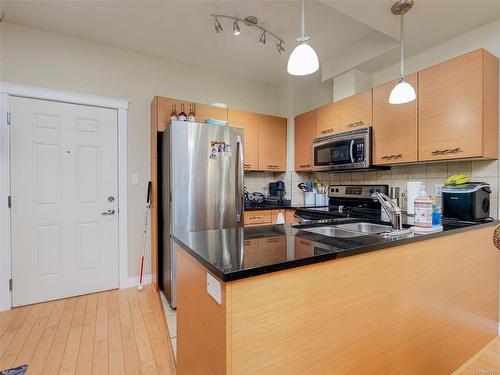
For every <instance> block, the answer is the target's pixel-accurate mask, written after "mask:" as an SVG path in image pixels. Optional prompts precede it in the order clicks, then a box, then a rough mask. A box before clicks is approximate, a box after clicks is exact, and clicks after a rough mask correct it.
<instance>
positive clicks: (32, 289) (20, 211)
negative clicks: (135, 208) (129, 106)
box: [10, 97, 118, 306]
mask: <svg viewBox="0 0 500 375" xmlns="http://www.w3.org/2000/svg"><path fill="white" fill-rule="evenodd" d="M10 108H11V113H12V125H11V129H10V150H11V195H12V208H11V225H12V281H13V282H12V283H13V290H12V304H13V306H20V305H26V304H31V303H36V302H41V301H47V300H53V299H58V298H64V297H68V296H74V295H80V294H85V293H91V292H96V291H101V290H107V289H113V288H117V287H118V214H117V210H118V199H117V198H118V197H117V193H118V172H117V111H116V110H112V109H104V108H95V107H88V106H82V105H75V104H66V103H59V102H51V101H44V100H36V99H26V98H15V97H11V102H10Z"/></svg>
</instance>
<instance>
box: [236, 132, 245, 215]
mask: <svg viewBox="0 0 500 375" xmlns="http://www.w3.org/2000/svg"><path fill="white" fill-rule="evenodd" d="M235 171H236V181H235V184H234V185H235V187H236V192H235V198H236V222H237V223H238V224H239V223H241V222H242V218H243V189H242V186H241V185H242V183H243V143H242V142H241V136H239V135H238V136H236V168H235Z"/></svg>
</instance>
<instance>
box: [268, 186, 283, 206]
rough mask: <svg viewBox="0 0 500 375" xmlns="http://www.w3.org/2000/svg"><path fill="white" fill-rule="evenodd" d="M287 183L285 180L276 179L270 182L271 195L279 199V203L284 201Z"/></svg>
mask: <svg viewBox="0 0 500 375" xmlns="http://www.w3.org/2000/svg"><path fill="white" fill-rule="evenodd" d="M285 194H286V191H285V183H284V182H283V181H276V182H270V183H269V196H270V197H271V198H275V199H277V201H278V203H283V198H284V197H285Z"/></svg>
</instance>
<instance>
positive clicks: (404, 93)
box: [389, 78, 417, 104]
mask: <svg viewBox="0 0 500 375" xmlns="http://www.w3.org/2000/svg"><path fill="white" fill-rule="evenodd" d="M416 98H417V95H416V93H415V89H414V88H413V86H412V85H410V84H409V83H408V82H406V81H405V80H404V79H403V78H401V79H400V80H399V82H398V84H397V85H396V86H394V88H393V89H392V91H391V94H390V95H389V103H391V104H404V103H409V102H412V101H414V100H415V99H416Z"/></svg>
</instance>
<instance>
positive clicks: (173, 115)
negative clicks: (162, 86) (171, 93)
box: [170, 104, 177, 120]
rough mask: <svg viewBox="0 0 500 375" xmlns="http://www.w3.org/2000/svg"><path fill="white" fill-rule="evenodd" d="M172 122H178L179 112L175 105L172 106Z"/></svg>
mask: <svg viewBox="0 0 500 375" xmlns="http://www.w3.org/2000/svg"><path fill="white" fill-rule="evenodd" d="M170 120H177V110H176V109H175V104H172V112H170Z"/></svg>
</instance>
